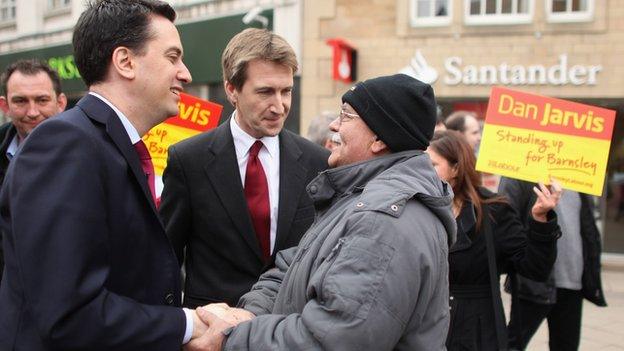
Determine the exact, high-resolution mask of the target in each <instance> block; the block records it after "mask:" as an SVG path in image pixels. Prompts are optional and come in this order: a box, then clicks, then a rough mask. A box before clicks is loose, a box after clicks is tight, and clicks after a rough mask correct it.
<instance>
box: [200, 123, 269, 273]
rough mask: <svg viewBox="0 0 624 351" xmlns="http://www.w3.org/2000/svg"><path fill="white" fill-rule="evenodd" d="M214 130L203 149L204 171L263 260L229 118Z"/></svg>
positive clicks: (247, 240)
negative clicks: (204, 152)
mask: <svg viewBox="0 0 624 351" xmlns="http://www.w3.org/2000/svg"><path fill="white" fill-rule="evenodd" d="M214 133H215V136H214V138H213V139H212V140H211V142H210V143H209V145H208V148H209V150H208V152H206V155H209V157H208V160H207V162H206V165H205V166H204V169H205V171H206V175H207V176H208V180H209V181H210V183H211V184H212V186H213V189H214V191H215V193H217V196H218V197H219V200H220V201H221V203H222V205H223V208H225V210H226V212H227V213H228V214H229V216H230V218H231V220H232V223H234V225H235V226H236V229H237V230H238V232H239V233H240V234H241V235H242V237H243V239H244V240H245V242H247V244H248V245H249V247H250V248H251V250H252V251H253V252H254V253H255V254H256V256H257V257H258V260H260V262H263V258H262V252H261V251H260V245H259V244H258V239H257V238H256V235H255V230H254V228H253V224H252V223H251V217H250V216H249V209H248V207H247V200H246V199H245V194H244V193H243V184H242V183H241V180H240V172H239V170H238V161H237V160H236V151H235V149H234V139H233V138H232V132H231V131H230V122H229V120H228V121H226V122H225V123H223V124H221V125H220V126H219V127H217V129H215V131H214Z"/></svg>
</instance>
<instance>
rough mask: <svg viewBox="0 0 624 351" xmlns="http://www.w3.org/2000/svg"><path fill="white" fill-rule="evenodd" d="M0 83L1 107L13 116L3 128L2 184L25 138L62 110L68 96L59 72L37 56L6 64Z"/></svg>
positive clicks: (0, 130)
mask: <svg viewBox="0 0 624 351" xmlns="http://www.w3.org/2000/svg"><path fill="white" fill-rule="evenodd" d="M0 85H1V89H2V93H1V94H2V96H0V106H1V107H2V109H3V110H5V111H6V112H5V113H6V115H7V116H8V117H9V119H10V121H9V122H8V123H5V124H4V125H3V126H2V127H0V142H1V143H0V154H1V155H0V184H1V183H2V180H4V176H5V174H6V170H7V168H8V167H9V161H10V160H11V159H12V158H13V156H15V153H16V152H17V149H18V148H19V146H20V145H21V143H22V141H24V139H25V138H26V136H28V134H30V132H31V131H32V130H33V129H34V128H35V127H36V126H37V125H39V123H41V122H43V121H45V120H46V119H48V118H50V117H52V116H54V115H56V114H58V113H60V112H63V111H64V110H65V107H66V106H67V97H65V94H63V92H62V91H61V80H60V79H59V76H58V73H56V71H54V70H53V69H52V68H50V67H49V66H48V65H47V64H46V63H44V62H42V61H39V60H35V59H29V60H19V61H16V62H14V63H12V64H10V65H9V66H7V68H6V69H5V71H4V73H3V74H2V76H1V77H0Z"/></svg>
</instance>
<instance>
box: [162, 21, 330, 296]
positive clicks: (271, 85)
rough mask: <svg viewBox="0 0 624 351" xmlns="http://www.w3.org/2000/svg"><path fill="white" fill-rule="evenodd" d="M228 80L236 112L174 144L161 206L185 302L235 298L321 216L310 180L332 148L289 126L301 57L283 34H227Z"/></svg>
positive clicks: (258, 31) (224, 61) (256, 31)
mask: <svg viewBox="0 0 624 351" xmlns="http://www.w3.org/2000/svg"><path fill="white" fill-rule="evenodd" d="M222 66H223V80H224V86H225V91H226V94H227V97H228V100H229V101H230V102H231V103H232V104H233V105H234V107H235V111H234V113H233V115H232V117H231V118H230V119H229V120H228V121H226V122H225V123H223V124H222V125H221V126H219V127H218V128H216V129H215V130H213V131H210V132H207V133H204V134H200V135H198V136H195V137H193V138H190V139H187V140H185V141H183V142H180V143H178V144H176V145H174V146H172V147H171V148H170V149H169V159H168V165H167V168H166V170H165V174H164V177H163V178H164V190H163V194H162V206H161V214H162V216H163V221H164V222H165V226H166V229H167V235H168V236H169V238H170V239H171V242H172V244H173V246H174V249H175V251H176V254H177V256H178V259H179V260H180V264H183V263H184V264H185V266H186V284H185V291H184V305H185V306H188V307H197V306H200V305H205V304H208V303H212V302H219V301H224V302H226V303H228V304H230V305H234V304H236V302H237V301H238V299H239V297H240V296H241V295H242V294H243V293H245V292H247V291H248V290H249V289H250V288H251V285H252V284H253V283H254V282H256V281H257V279H258V277H259V276H260V274H261V273H262V271H263V268H264V267H265V266H267V264H270V262H271V260H272V256H273V255H274V254H275V253H276V252H278V251H280V250H283V249H285V248H288V247H292V246H295V245H297V244H298V242H299V239H300V238H301V235H302V234H303V233H304V232H305V231H306V229H307V228H308V227H309V226H310V224H311V223H312V221H313V218H314V208H313V205H312V201H311V199H310V198H309V197H308V195H307V193H306V192H305V187H306V185H307V184H308V182H309V181H310V180H311V179H313V178H314V177H315V176H316V175H317V174H318V173H319V172H320V171H322V170H324V169H325V168H327V158H328V156H329V153H328V151H326V150H324V149H323V148H321V147H320V146H318V145H316V144H313V143H312V142H310V141H308V140H305V139H303V138H302V137H299V136H297V135H295V134H293V133H291V132H289V131H287V130H284V129H283V126H284V121H285V120H286V117H287V116H288V112H289V110H290V104H291V93H292V89H293V76H294V74H295V72H296V70H297V59H296V56H295V53H294V51H293V49H292V47H291V46H290V45H289V44H288V43H287V42H286V41H285V40H284V39H283V38H282V37H280V36H278V35H276V34H273V33H271V32H270V31H267V30H261V29H246V30H244V31H243V32H241V33H239V34H237V35H236V36H235V37H234V38H232V40H231V41H230V42H229V43H228V45H227V47H226V49H225V51H224V52H223V57H222Z"/></svg>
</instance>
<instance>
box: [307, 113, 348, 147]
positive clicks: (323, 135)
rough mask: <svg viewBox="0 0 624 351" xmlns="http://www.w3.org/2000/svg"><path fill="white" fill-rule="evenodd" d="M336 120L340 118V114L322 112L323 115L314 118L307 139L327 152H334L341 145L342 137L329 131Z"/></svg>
mask: <svg viewBox="0 0 624 351" xmlns="http://www.w3.org/2000/svg"><path fill="white" fill-rule="evenodd" d="M336 118H338V114H337V113H335V112H332V111H323V112H321V114H319V115H318V116H316V117H314V119H313V120H312V122H310V126H309V127H308V134H307V135H306V138H308V140H310V141H312V142H314V143H316V144H318V145H321V146H322V147H324V148H326V149H327V150H329V151H332V150H333V149H334V148H335V147H337V146H338V145H339V144H340V136H339V135H338V134H337V133H334V132H333V131H331V130H330V129H329V125H330V124H331V122H333V121H334V120H335V119H336Z"/></svg>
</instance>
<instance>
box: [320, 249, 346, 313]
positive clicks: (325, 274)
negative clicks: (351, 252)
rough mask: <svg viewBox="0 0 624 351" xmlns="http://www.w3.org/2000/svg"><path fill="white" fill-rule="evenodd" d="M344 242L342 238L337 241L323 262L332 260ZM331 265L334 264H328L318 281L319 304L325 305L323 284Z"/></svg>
mask: <svg viewBox="0 0 624 351" xmlns="http://www.w3.org/2000/svg"><path fill="white" fill-rule="evenodd" d="M345 241H347V239H346V238H344V237H343V238H340V239H338V243H336V245H335V246H334V247H333V248H332V250H331V252H330V253H329V255H327V257H326V258H325V262H328V261H329V260H331V259H333V258H334V257H335V256H336V255H337V254H338V253H339V252H340V249H341V248H342V245H343V244H344V243H345ZM333 264H334V262H330V263H329V267H327V269H326V270H325V272H323V275H322V276H321V280H320V281H319V285H320V286H319V291H318V298H319V302H320V303H321V304H324V303H325V298H324V297H323V286H324V285H325V284H324V282H325V277H326V276H327V273H328V272H329V270H330V269H331V267H332V265H333Z"/></svg>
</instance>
